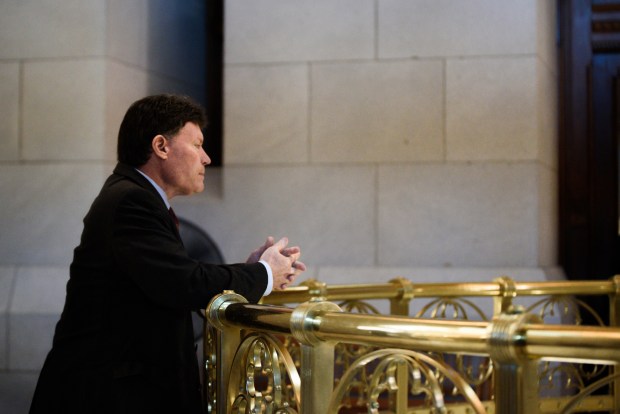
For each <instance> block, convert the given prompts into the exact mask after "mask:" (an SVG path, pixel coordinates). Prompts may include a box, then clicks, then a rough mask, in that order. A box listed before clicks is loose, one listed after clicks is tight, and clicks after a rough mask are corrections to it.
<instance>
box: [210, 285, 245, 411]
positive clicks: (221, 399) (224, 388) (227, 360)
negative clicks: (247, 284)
mask: <svg viewBox="0 0 620 414" xmlns="http://www.w3.org/2000/svg"><path fill="white" fill-rule="evenodd" d="M232 303H248V301H247V300H246V299H245V298H244V297H243V296H241V295H238V294H236V293H234V292H233V291H231V290H225V291H224V292H223V293H222V294H220V295H217V296H215V297H214V298H213V299H212V300H211V302H210V303H209V306H208V307H207V309H206V311H205V315H206V317H207V321H208V322H209V323H210V324H211V325H212V326H213V327H215V328H217V329H215V331H216V332H215V338H213V340H214V342H215V356H212V355H211V356H209V355H205V360H207V359H209V360H210V361H213V360H215V367H216V368H215V369H216V374H215V378H216V381H215V383H216V385H215V386H216V393H215V407H214V412H215V413H217V414H226V413H228V412H230V407H231V406H232V404H233V402H234V398H235V396H234V395H232V396H229V395H228V382H229V379H230V372H231V368H232V364H233V360H234V358H235V353H236V351H237V348H239V345H240V343H241V330H240V329H237V328H234V327H230V326H227V325H225V324H224V323H222V320H224V318H223V317H222V316H221V315H223V313H224V312H225V311H226V308H227V307H228V305H230V304H232Z"/></svg>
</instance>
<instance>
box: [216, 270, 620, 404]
mask: <svg viewBox="0 0 620 414" xmlns="http://www.w3.org/2000/svg"><path fill="white" fill-rule="evenodd" d="M618 281H619V278H618V277H616V278H614V279H612V280H610V281H603V282H538V283H514V282H512V281H511V280H510V279H508V278H505V277H504V278H500V279H497V280H496V281H494V282H493V283H462V284H421V285H413V284H411V283H410V282H408V281H406V280H404V279H395V280H393V281H391V282H390V283H387V284H378V285H351V286H347V285H340V286H332V287H328V286H326V285H324V284H320V283H318V282H315V281H310V282H309V283H308V284H307V285H306V286H301V287H296V288H292V289H290V290H288V291H287V292H283V293H277V294H273V296H270V297H269V300H270V301H271V302H278V301H279V302H280V303H299V302H303V301H306V300H308V299H310V301H309V302H308V303H302V304H301V305H299V306H297V308H295V309H290V308H284V307H275V306H263V305H249V304H243V302H245V300H244V299H243V298H241V297H239V296H238V295H232V294H226V295H223V296H220V297H218V298H216V299H215V300H214V301H213V302H212V304H211V305H210V307H209V310H208V311H207V314H208V320H209V321H210V324H209V327H208V332H209V334H208V335H206V341H205V356H206V359H205V361H206V368H207V369H206V378H207V381H206V391H207V392H206V395H205V396H206V400H207V402H208V403H209V405H210V409H211V411H210V412H218V413H224V412H247V413H250V412H252V413H254V412H256V413H258V412H274V413H275V412H279V413H295V412H303V413H323V412H325V413H327V412H329V413H336V412H339V410H340V412H341V413H342V412H369V413H374V412H379V410H382V411H381V412H385V410H389V412H397V413H405V412H407V413H417V412H420V413H422V412H424V413H428V412H452V413H470V412H471V413H473V412H476V413H478V412H486V413H493V412H498V413H504V412H506V413H513V412H515V413H516V412H520V413H537V412H540V413H543V412H544V413H556V412H557V413H559V412H572V411H570V410H573V409H574V410H576V411H593V410H599V411H613V410H616V411H613V412H620V408H619V407H620V402H618V401H614V397H613V396H614V395H615V396H616V398H618V395H620V394H619V393H618V389H619V385H618V384H619V383H620V380H619V379H618V375H615V372H617V370H616V365H617V362H618V360H619V354H620V343H618V338H620V337H619V335H620V331H618V330H616V329H612V328H608V327H600V326H587V327H586V326H570V325H566V326H560V325H553V326H545V325H542V319H543V318H544V316H545V315H546V314H548V313H549V309H552V308H554V307H557V308H558V309H563V310H562V311H563V312H565V313H575V312H578V308H579V307H580V306H581V305H579V304H578V302H579V301H577V300H574V299H573V298H570V296H571V295H575V294H579V295H602V297H606V296H607V297H609V305H610V321H611V323H612V324H615V323H616V322H617V321H618V320H619V318H618V317H617V315H618V313H617V309H618V306H617V297H618V292H619V289H618V286H619V283H618ZM477 296H482V297H490V298H492V300H493V312H494V313H495V315H494V316H493V318H492V320H491V321H490V322H489V320H490V319H491V318H487V317H486V315H484V314H483V312H482V311H481V310H480V309H479V308H478V309H477V313H478V315H477V316H479V317H480V318H479V319H480V320H478V321H470V320H454V319H467V317H466V316H465V315H464V312H463V311H460V310H458V309H460V306H473V307H474V308H476V303H477V300H469V301H468V299H467V297H470V298H471V297H477ZM527 296H541V297H542V298H541V300H539V301H538V302H537V303H534V304H533V305H531V306H529V308H528V309H527V311H528V312H529V311H533V310H534V309H536V310H538V312H539V315H534V314H531V313H525V310H526V309H524V308H518V307H515V306H514V305H515V302H516V301H517V299H519V298H520V297H527ZM325 298H328V299H330V300H337V301H338V300H339V301H343V304H345V305H347V308H354V309H356V310H358V311H359V310H361V311H362V312H363V311H365V309H366V308H364V306H362V305H360V303H363V300H366V299H378V298H379V299H388V300H390V302H391V306H390V311H391V312H392V313H397V312H395V311H399V312H402V313H404V314H406V311H407V312H408V310H409V305H410V303H409V302H411V301H412V300H413V299H418V298H430V299H429V300H430V302H429V304H427V305H425V306H424V308H423V309H422V310H421V311H420V312H418V313H420V314H424V313H425V312H426V311H428V310H429V309H430V308H433V309H434V310H433V311H432V312H430V314H429V315H430V316H432V317H433V318H440V319H428V318H426V319H421V318H416V319H412V318H406V317H402V316H396V315H394V316H380V315H368V314H359V313H358V314H355V313H346V312H342V311H341V308H340V307H338V306H337V305H335V304H334V303H331V302H327V301H325V300H324V299H325ZM360 299H363V300H362V301H360ZM351 303H354V304H355V305H354V306H348V305H349V304H351ZM450 307H451V308H452V312H451V315H450V316H451V317H452V319H453V320H446V319H449V318H446V309H447V308H450ZM567 309H572V311H571V312H567ZM589 311H590V310H588V312H589ZM371 313H372V310H371ZM429 315H423V316H429ZM464 316H465V317H464ZM573 316H574V315H573ZM575 319H576V320H577V323H579V318H578V317H576V318H575ZM216 328H217V329H216ZM384 347H390V348H391V349H390V350H386V349H383V348H384ZM414 350H415V351H414ZM422 352H424V353H422ZM467 359H469V360H468V361H466V360H467ZM345 360H346V361H345ZM343 361H344V362H343ZM472 361H473V362H472ZM541 361H543V362H541ZM560 361H569V362H571V364H564V363H562V364H560ZM577 362H578V363H577ZM583 363H587V364H592V363H596V364H597V365H583ZM476 364H477V365H476ZM608 365H611V366H612V369H611V370H605V369H604V368H605V366H608ZM231 367H232V368H231ZM472 367H474V368H472ZM583 367H590V368H586V371H588V370H590V371H594V372H595V373H596V375H595V376H589V377H588V375H589V374H588V373H586V374H588V375H585V377H586V379H589V381H590V384H588V383H586V382H584V381H583V380H581V378H583V377H584V373H583V372H579V371H582V370H583V369H584V368H583ZM592 367H594V368H592ZM601 372H604V374H601ZM556 377H559V378H561V380H562V381H564V382H565V383H566V384H568V385H570V386H571V387H572V389H569V388H571V387H565V388H567V389H562V390H560V391H562V392H561V393H560V395H557V394H558V393H557V392H555V394H554V395H551V396H547V395H544V393H541V391H540V389H541V388H542V386H541V383H542V382H544V381H542V379H543V378H548V381H547V382H548V383H549V384H551V383H552V382H553V381H552V379H553V378H556ZM216 378H217V381H216ZM319 378H320V379H319ZM334 379H335V382H334ZM554 381H555V380H554ZM576 383H578V384H577V385H578V386H575V384H576ZM601 387H607V392H605V393H603V394H602V395H598V394H595V393H593V392H594V391H595V390H596V389H599V388H601ZM609 390H611V391H609ZM567 391H568V392H567ZM328 396H331V397H329V398H328ZM328 400H329V402H328ZM218 401H219V402H220V403H218ZM222 402H224V404H222ZM614 407H615V408H614ZM216 408H217V410H216ZM446 410H449V411H446Z"/></svg>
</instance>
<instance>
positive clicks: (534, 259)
mask: <svg viewBox="0 0 620 414" xmlns="http://www.w3.org/2000/svg"><path fill="white" fill-rule="evenodd" d="M537 185H538V183H537V176H536V166H535V165H534V164H533V163H484V164H481V163H478V164H470V163H449V164H427V165H422V164H419V165H411V166H407V165H400V166H382V167H380V174H379V198H378V205H379V219H378V222H379V224H378V228H379V241H378V244H379V247H378V250H379V261H378V264H379V265H382V266H422V267H424V266H430V267H496V266H510V267H533V266H537V265H538V264H539V263H538V242H539V239H538V237H539V233H538V232H539V227H538V214H539V213H538V207H539V205H538V200H537V197H538V192H537V191H538V186H537Z"/></svg>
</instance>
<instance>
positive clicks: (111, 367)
mask: <svg viewBox="0 0 620 414" xmlns="http://www.w3.org/2000/svg"><path fill="white" fill-rule="evenodd" d="M204 124H205V115H204V112H203V110H202V108H201V107H199V106H198V105H196V104H195V103H193V102H192V101H191V100H189V99H188V98H185V97H179V96H173V95H158V96H150V97H146V98H143V99H141V100H139V101H137V102H135V103H134V104H133V105H132V106H131V107H130V108H129V110H128V111H127V113H126V115H125V117H124V119H123V122H122V124H121V127H120V130H119V134H118V160H119V163H118V165H117V166H116V168H115V169H114V173H113V174H112V175H111V176H110V177H109V178H108V179H107V181H106V182H105V184H104V185H103V188H102V190H101V192H100V194H99V196H98V197H97V198H96V199H95V201H94V202H93V205H92V206H91V208H90V211H89V212H88V214H87V215H86V217H85V218H84V230H83V233H82V237H81V242H80V245H79V246H78V247H77V248H76V249H75V252H74V258H73V262H72V264H71V270H70V279H69V282H68V284H67V297H66V302H65V307H64V310H63V312H62V315H61V318H60V321H59V322H58V324H57V326H56V332H55V335H54V342H53V347H52V350H51V351H50V353H49V355H48V357H47V359H46V361H45V364H44V367H43V370H42V372H41V376H40V378H39V382H38V384H37V389H36V391H35V395H34V398H33V402H32V405H31V409H30V413H31V414H38V413H62V414H67V413H80V414H92V413H133V414H137V413H164V412H165V413H192V414H198V413H201V412H202V408H201V398H200V384H199V373H198V366H197V361H196V353H195V349H194V345H193V338H194V336H193V331H192V323H191V310H193V309H198V308H204V307H206V305H207V304H208V302H209V300H210V299H211V298H212V297H213V296H214V295H216V294H218V293H220V292H221V291H222V290H225V289H231V290H234V291H235V292H237V293H239V294H241V295H243V296H245V297H246V298H247V299H248V300H250V301H254V302H256V301H258V300H259V299H260V298H261V296H263V295H265V294H269V292H270V291H271V289H272V288H273V289H285V288H286V286H287V285H289V284H290V283H292V282H293V280H294V279H295V277H296V275H298V274H299V273H301V272H303V271H304V270H305V265H304V264H303V263H302V262H300V261H299V260H298V259H299V256H300V250H299V248H298V247H287V243H288V241H287V239H286V238H283V239H281V240H280V241H278V242H277V243H274V240H273V238H271V237H270V238H268V239H267V241H266V242H265V244H264V245H263V246H261V247H259V248H258V249H256V250H255V251H254V252H252V253H251V254H250V257H249V259H248V262H247V263H245V264H236V265H210V264H206V263H200V262H197V261H195V260H192V259H191V258H190V257H189V256H188V254H187V253H186V251H185V249H184V247H183V243H182V242H181V238H180V236H179V232H178V228H177V223H176V222H175V220H176V216H175V215H174V213H173V212H172V210H171V209H170V204H169V200H171V199H172V198H174V197H176V196H178V195H189V194H193V193H197V192H200V191H202V190H203V189H204V181H203V180H204V172H205V167H206V166H207V165H208V164H209V163H210V162H211V160H210V159H209V157H208V155H207V154H206V153H205V151H204V150H203V148H202V142H203V135H202V132H201V128H202V127H204Z"/></svg>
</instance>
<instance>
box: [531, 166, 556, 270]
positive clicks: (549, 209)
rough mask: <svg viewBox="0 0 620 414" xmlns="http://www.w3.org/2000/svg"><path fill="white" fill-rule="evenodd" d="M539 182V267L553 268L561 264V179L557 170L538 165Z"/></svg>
mask: <svg viewBox="0 0 620 414" xmlns="http://www.w3.org/2000/svg"><path fill="white" fill-rule="evenodd" d="M536 174H537V181H538V205H537V209H538V225H537V229H538V251H537V254H538V265H539V266H542V267H545V268H547V267H552V266H556V265H557V263H559V247H558V244H559V241H558V237H557V234H558V223H559V217H558V212H559V201H558V198H559V195H558V194H559V179H558V172H557V170H553V169H551V168H549V167H548V166H546V165H543V164H538V165H537V170H536Z"/></svg>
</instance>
